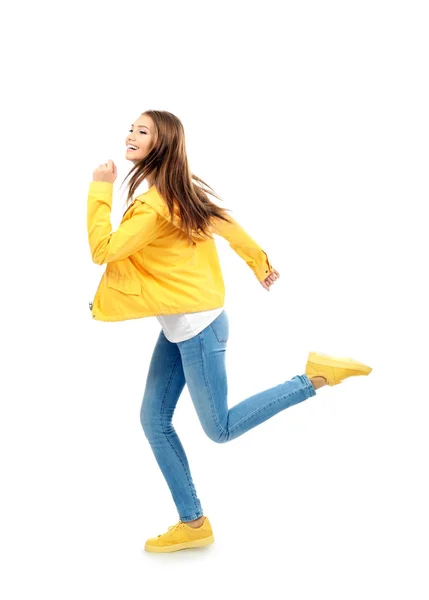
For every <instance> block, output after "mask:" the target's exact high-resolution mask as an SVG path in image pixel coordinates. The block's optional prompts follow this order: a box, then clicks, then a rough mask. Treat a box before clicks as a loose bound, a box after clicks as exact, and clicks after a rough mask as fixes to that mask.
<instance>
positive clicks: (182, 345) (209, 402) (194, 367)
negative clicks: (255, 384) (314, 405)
mask: <svg viewBox="0 0 429 600" xmlns="http://www.w3.org/2000/svg"><path fill="white" fill-rule="evenodd" d="M228 337H229V323H228V317H227V315H226V312H225V311H223V312H222V313H221V314H220V315H219V316H218V317H217V319H215V321H213V322H212V323H211V324H210V325H209V326H208V327H206V328H205V329H203V330H202V331H201V332H200V333H199V334H198V335H196V336H194V337H193V338H191V339H190V340H185V341H184V342H179V343H178V344H177V346H178V347H179V350H180V353H181V356H182V365H183V370H184V374H185V378H186V384H187V386H188V389H189V393H190V395H191V398H192V401H193V403H194V406H195V409H196V411H197V414H198V418H199V420H200V422H201V425H202V427H203V429H204V431H205V433H206V434H207V435H208V436H209V438H210V439H212V440H213V441H215V442H219V443H222V442H227V441H230V440H233V439H235V438H237V437H239V436H240V435H242V434H243V433H245V432H246V431H249V429H252V428H253V427H256V426H257V425H259V424H261V423H263V422H264V421H267V420H268V419H270V418H271V417H272V416H274V415H276V414H277V413H279V412H280V411H282V410H285V409H286V408H289V407H290V406H293V405H294V404H298V403H299V402H303V401H304V400H306V399H307V398H310V397H311V396H315V395H316V390H315V388H314V386H313V384H312V383H311V380H310V379H309V377H308V376H307V375H305V374H302V375H295V377H292V379H291V380H289V381H284V382H282V383H280V384H279V385H276V386H274V387H271V388H269V389H267V390H264V391H261V392H259V393H257V394H254V395H253V396H250V397H249V398H246V399H245V400H242V401H241V402H239V403H238V404H235V405H234V406H232V407H231V408H229V409H228V383H227V373H226V368H225V352H226V345H227V341H228Z"/></svg>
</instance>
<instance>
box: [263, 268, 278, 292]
mask: <svg viewBox="0 0 429 600" xmlns="http://www.w3.org/2000/svg"><path fill="white" fill-rule="evenodd" d="M278 277H280V273H279V272H278V271H276V269H273V272H272V273H270V274H269V275H268V277H266V278H265V279H263V280H262V281H260V282H259V283H260V284H261V285H262V287H264V288H265V289H266V290H268V291H270V285H272V284H273V283H274V282H275V280H276V279H277V278H278Z"/></svg>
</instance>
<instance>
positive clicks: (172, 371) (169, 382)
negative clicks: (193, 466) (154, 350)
mask: <svg viewBox="0 0 429 600" xmlns="http://www.w3.org/2000/svg"><path fill="white" fill-rule="evenodd" d="M179 360H182V357H181V355H180V353H179V356H178V357H177V359H176V362H175V363H174V365H173V368H172V370H171V374H170V377H169V380H168V382H167V385H166V386H165V391H164V396H163V399H162V404H161V430H162V433H163V434H164V436H165V439H166V440H167V442H168V443H169V445H170V447H171V448H172V450H173V452H174V453H175V454H176V456H177V458H178V459H179V461H180V463H181V465H182V467H183V470H184V472H185V475H186V480H187V482H188V486H189V489H190V491H191V496H192V499H193V501H194V504H195V509H196V510H197V511H198V504H197V501H196V496H195V495H194V490H193V489H192V486H191V482H190V481H189V477H188V472H187V470H186V466H185V464H184V463H183V461H182V458H181V456H180V454H178V453H177V451H176V448H175V447H174V446H173V444H172V443H171V441H170V438H169V436H168V435H167V434H166V432H165V430H164V405H165V399H166V397H167V392H168V389H169V387H170V384H171V380H172V379H173V374H174V371H175V370H176V368H177V365H178V363H179Z"/></svg>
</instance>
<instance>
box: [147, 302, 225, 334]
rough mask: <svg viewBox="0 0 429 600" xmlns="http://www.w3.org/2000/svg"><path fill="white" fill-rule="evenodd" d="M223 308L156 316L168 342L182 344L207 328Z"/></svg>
mask: <svg viewBox="0 0 429 600" xmlns="http://www.w3.org/2000/svg"><path fill="white" fill-rule="evenodd" d="M223 309H224V307H223V306H221V307H220V308H214V309H212V310H203V311H201V312H195V313H183V314H178V315H157V316H156V318H157V319H158V321H159V322H160V323H161V325H162V329H163V331H164V335H165V337H166V338H167V340H168V341H169V342H175V343H177V342H184V341H185V340H189V339H190V338H191V337H194V335H197V334H198V333H200V331H202V330H203V329H205V328H206V327H208V326H209V325H210V323H212V322H213V321H214V320H215V319H216V318H217V317H218V316H219V315H220V313H221V312H222V311H223Z"/></svg>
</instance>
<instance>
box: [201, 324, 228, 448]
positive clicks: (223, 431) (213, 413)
mask: <svg viewBox="0 0 429 600" xmlns="http://www.w3.org/2000/svg"><path fill="white" fill-rule="evenodd" d="M216 337H217V336H216ZM198 338H199V342H200V347H201V352H200V356H201V364H202V367H203V368H202V371H203V374H204V383H205V385H206V390H207V392H208V395H209V402H210V410H211V412H212V417H213V421H214V422H215V423H216V426H217V427H218V429H220V431H221V433H222V435H225V434H226V437H227V438H228V431H227V430H226V429H224V428H223V427H222V425H221V424H220V423H219V419H218V418H217V417H218V415H217V413H216V411H215V410H214V403H213V398H212V394H211V389H210V386H209V383H208V379H207V377H206V365H205V362H204V339H203V338H204V336H202V335H199V336H198Z"/></svg>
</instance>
